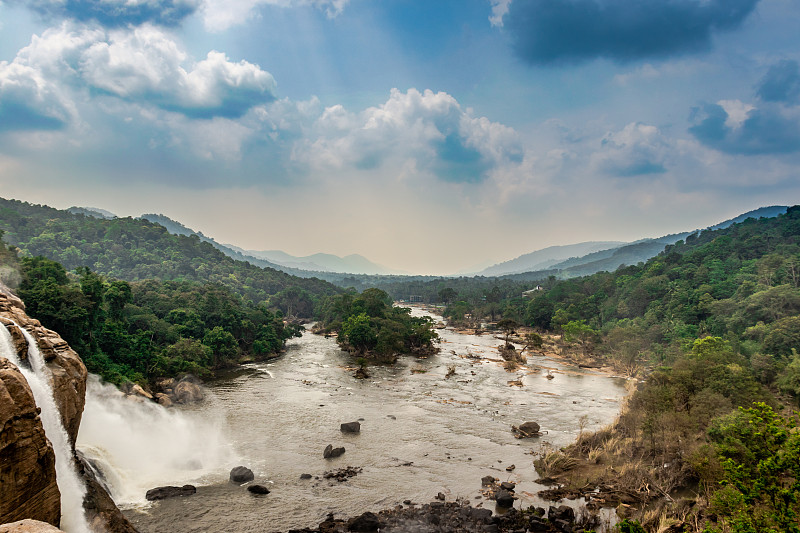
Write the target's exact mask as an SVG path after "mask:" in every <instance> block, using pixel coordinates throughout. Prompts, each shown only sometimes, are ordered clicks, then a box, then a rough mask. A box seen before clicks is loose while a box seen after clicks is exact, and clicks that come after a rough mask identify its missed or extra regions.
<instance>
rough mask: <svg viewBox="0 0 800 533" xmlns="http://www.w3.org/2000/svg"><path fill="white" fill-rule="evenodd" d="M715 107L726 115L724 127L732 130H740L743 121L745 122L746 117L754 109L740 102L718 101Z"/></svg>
mask: <svg viewBox="0 0 800 533" xmlns="http://www.w3.org/2000/svg"><path fill="white" fill-rule="evenodd" d="M717 105H719V106H720V107H722V109H724V110H725V112H726V113H728V118H727V119H725V125H726V126H727V127H729V128H731V129H732V130H737V129H739V128H741V127H742V124H743V123H744V121H745V120H747V115H749V114H750V111H752V110H753V109H755V106H753V105H750V104H746V103H744V102H742V101H741V100H720V101H719V102H717Z"/></svg>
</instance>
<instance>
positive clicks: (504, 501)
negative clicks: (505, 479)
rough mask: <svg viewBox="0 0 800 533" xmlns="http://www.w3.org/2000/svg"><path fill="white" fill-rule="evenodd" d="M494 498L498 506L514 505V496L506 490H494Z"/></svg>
mask: <svg viewBox="0 0 800 533" xmlns="http://www.w3.org/2000/svg"><path fill="white" fill-rule="evenodd" d="M494 499H495V501H496V502H497V505H498V506H500V507H511V506H513V505H514V496H513V495H512V494H511V493H510V492H508V491H507V490H503V489H500V490H498V491H497V492H495V493H494Z"/></svg>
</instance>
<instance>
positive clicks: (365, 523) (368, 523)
mask: <svg viewBox="0 0 800 533" xmlns="http://www.w3.org/2000/svg"><path fill="white" fill-rule="evenodd" d="M382 527H383V522H381V520H380V518H378V515H376V514H375V513H370V512H369V511H367V512H366V513H364V514H362V515H360V516H357V517H356V518H354V519H353V520H352V521H351V522H350V523H349V524H348V525H347V529H348V530H349V531H378V530H379V529H380V528H382Z"/></svg>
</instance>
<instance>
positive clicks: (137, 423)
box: [77, 375, 239, 508]
mask: <svg viewBox="0 0 800 533" xmlns="http://www.w3.org/2000/svg"><path fill="white" fill-rule="evenodd" d="M137 400H139V399H137V398H132V397H129V396H126V395H125V394H123V393H121V392H120V391H119V390H118V389H117V388H116V387H114V386H112V385H106V384H103V383H101V382H100V379H99V378H98V377H97V376H94V375H90V376H89V381H88V383H87V387H86V407H85V408H84V410H83V419H82V420H81V428H80V431H79V432H78V442H77V447H78V449H80V451H81V452H82V453H83V454H84V455H85V456H86V458H87V459H89V460H90V461H91V462H92V463H94V464H95V465H96V466H97V467H98V470H99V471H100V473H101V476H102V478H103V479H102V481H103V482H104V483H105V485H106V488H107V489H108V491H109V493H110V494H111V497H112V498H113V500H114V502H115V503H116V504H117V505H118V506H120V507H121V508H130V507H141V506H144V505H147V504H148V502H147V501H146V500H145V498H144V495H145V493H146V492H147V490H148V489H152V488H154V487H158V486H161V485H183V484H185V483H201V482H203V481H219V479H220V478H222V479H227V476H228V472H229V471H230V468H231V465H235V464H237V462H238V461H239V459H238V458H237V457H236V455H235V453H234V452H233V450H232V447H231V445H230V443H229V439H228V438H227V437H226V435H225V433H226V432H225V422H224V415H223V414H222V413H219V415H218V416H215V415H214V409H213V405H209V403H208V402H209V401H208V400H207V402H206V404H205V405H204V408H203V410H202V411H196V412H192V411H191V410H185V409H181V410H178V409H167V408H165V407H163V406H161V405H159V404H157V403H155V402H151V401H149V400H146V401H137ZM142 400H143V399H142ZM211 401H212V402H213V400H211Z"/></svg>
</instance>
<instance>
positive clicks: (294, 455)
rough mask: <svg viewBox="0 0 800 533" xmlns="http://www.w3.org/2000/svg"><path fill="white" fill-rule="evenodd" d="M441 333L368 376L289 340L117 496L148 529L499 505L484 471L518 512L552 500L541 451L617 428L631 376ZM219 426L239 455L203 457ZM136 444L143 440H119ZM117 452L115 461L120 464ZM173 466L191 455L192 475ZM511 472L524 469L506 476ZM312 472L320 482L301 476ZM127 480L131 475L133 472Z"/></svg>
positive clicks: (250, 527)
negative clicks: (334, 450) (430, 505)
mask: <svg viewBox="0 0 800 533" xmlns="http://www.w3.org/2000/svg"><path fill="white" fill-rule="evenodd" d="M414 313H415V314H421V313H422V311H420V310H418V309H415V310H414ZM439 333H440V335H441V336H442V342H441V351H440V353H439V354H437V355H434V356H430V357H428V358H422V359H421V358H417V357H412V356H408V357H402V358H400V360H399V361H398V362H397V364H395V365H393V366H371V367H369V373H370V378H369V379H367V380H357V379H355V378H354V377H353V373H354V370H355V369H354V368H353V366H354V362H353V359H352V358H351V357H350V356H349V355H348V354H346V353H344V352H342V351H341V350H339V348H338V346H337V345H336V342H335V340H333V339H326V338H324V337H320V336H316V335H312V334H310V333H306V334H305V335H304V336H303V337H302V338H300V339H295V340H292V341H290V342H289V343H288V345H287V349H286V353H285V354H284V355H282V356H281V357H280V358H278V359H276V360H273V361H272V362H268V363H258V364H250V365H247V366H246V367H245V368H244V369H241V370H239V371H237V372H234V373H232V374H231V375H230V376H228V377H226V378H224V379H219V380H217V381H215V382H212V383H208V384H207V387H208V390H209V393H210V394H209V398H208V399H207V400H206V401H205V402H203V403H202V404H199V405H196V406H193V407H190V408H186V409H182V410H181V411H180V413H181V416H188V417H189V418H192V419H194V420H195V421H196V423H199V422H197V420H198V418H197V417H199V420H204V421H205V422H206V424H208V425H210V427H211V428H216V431H217V433H215V432H214V431H211V430H210V428H209V427H207V428H205V429H204V430H203V431H202V432H200V433H198V434H197V436H195V437H193V438H188V439H187V438H186V437H182V438H181V439H178V438H177V437H176V439H175V442H171V441H170V439H169V438H166V439H162V440H161V441H159V442H160V444H159V445H158V446H156V448H157V449H160V450H161V453H163V454H165V455H167V456H169V461H166V462H167V463H168V464H170V465H171V466H170V467H169V468H165V469H164V471H163V475H162V476H158V475H154V472H153V471H152V470H153V469H150V468H148V479H147V482H148V483H150V484H151V487H145V486H142V483H141V482H140V483H138V484H137V485H136V490H138V491H139V492H138V493H137V492H136V491H135V490H134V491H130V490H126V489H124V487H118V488H116V489H114V490H112V493H114V494H115V495H116V496H117V498H119V497H120V495H121V494H128V496H126V497H125V498H127V500H126V499H125V498H122V499H118V500H117V501H118V503H121V504H122V505H123V506H124V507H127V510H126V515H127V516H128V517H129V518H130V519H131V520H132V521H133V522H134V524H135V525H136V526H137V527H138V528H139V529H140V531H141V532H142V533H156V532H162V531H172V532H195V531H196V532H223V531H224V532H249V531H253V532H255V531H258V532H263V531H286V530H288V529H291V528H300V527H309V526H316V525H317V524H318V523H319V522H320V521H322V520H323V519H324V518H325V516H326V515H327V514H328V513H331V512H332V513H335V514H336V515H337V516H340V517H341V516H342V515H346V516H353V515H356V514H360V513H362V512H364V511H367V510H372V511H378V510H381V509H385V508H389V507H394V506H395V505H397V504H399V503H402V502H403V501H404V500H412V501H414V502H417V503H426V502H429V501H431V500H432V499H433V498H435V497H436V495H437V494H438V493H440V492H441V493H443V494H444V495H445V496H446V498H447V499H448V500H453V499H455V498H457V497H462V498H467V499H469V500H470V501H471V502H472V503H473V505H482V506H484V507H487V508H491V509H494V502H492V501H489V500H486V499H485V498H484V497H482V495H481V492H480V490H481V478H482V477H483V476H486V475H491V476H494V477H496V478H499V479H500V480H502V481H512V482H515V483H517V488H516V494H517V496H519V501H518V502H517V503H516V504H515V506H517V507H519V506H520V505H523V506H527V505H530V504H533V503H539V504H540V503H542V502H540V501H539V500H537V498H536V497H535V496H534V494H535V492H536V491H537V490H540V489H542V488H543V487H542V486H541V485H539V484H537V483H536V479H537V477H538V476H537V474H536V472H535V470H534V468H533V464H532V462H533V458H534V457H533V456H532V455H531V453H532V452H537V451H540V450H541V449H542V447H543V446H555V447H560V446H564V445H566V444H569V443H570V442H572V441H573V440H574V439H575V437H576V436H577V435H578V432H579V431H580V427H581V426H583V427H584V428H585V429H586V430H592V429H597V428H599V427H601V426H604V425H606V424H608V423H610V422H611V421H613V419H614V418H615V416H616V415H617V413H618V411H619V405H620V401H621V399H622V398H623V397H624V395H625V386H624V380H622V379H618V378H613V377H609V376H606V375H602V374H598V373H593V372H584V371H581V370H578V369H575V368H573V367H570V366H568V365H564V364H562V363H559V362H557V361H553V360H550V359H547V358H544V357H540V356H533V355H532V356H529V358H528V365H527V366H526V367H525V368H521V369H519V370H517V371H514V372H507V371H506V370H504V369H503V367H502V364H501V362H500V359H499V355H498V352H497V350H496V347H497V346H498V345H499V344H501V341H499V340H498V339H496V338H494V337H492V336H490V335H482V336H475V335H463V334H458V333H455V332H453V331H450V330H439ZM448 367H455V375H453V376H451V377H449V378H446V377H445V375H446V374H447V371H448ZM548 373H550V374H551V375H553V376H554V377H553V379H547V374H548ZM511 381H516V382H519V383H521V386H518V385H513V384H512V385H510V384H509V382H511ZM130 403H131V402H129V401H128V404H130ZM90 411H91V410H90V408H89V407H87V413H86V415H84V424H86V419H87V417H88V418H90V419H91V418H92V415H91V414H90ZM127 416H128V415H122V418H123V419H124V418H126V417H127ZM355 420H361V432H360V433H359V434H344V433H342V432H341V431H340V429H339V425H340V424H341V423H343V422H350V421H355ZM214 421H216V422H214ZM525 421H536V422H538V423H539V424H540V425H541V427H542V430H543V431H546V432H547V434H546V435H544V436H542V437H540V438H534V439H524V440H518V439H515V438H514V437H513V435H512V433H511V426H512V425H518V424H521V423H522V422H525ZM162 422H163V420H162V419H161V418H159V422H157V424H156V425H157V426H159V425H160V424H161V423H162ZM185 429H186V431H188V430H190V429H191V428H185ZM201 429H202V428H201ZM83 431H84V427H83V426H82V428H81V438H80V439H79V441H80V442H81V446H82V447H83V448H85V447H87V446H89V445H90V444H91V443H90V442H89V441H90V440H91V439H87V438H84V436H83ZM136 431H137V432H141V435H140V436H139V437H138V440H136V442H137V443H139V442H144V441H146V440H147V439H148V438H149V429H148V426H147V424H146V423H144V424H143V425H142V426H141V427H140V428H139V429H137V430H136ZM220 431H222V432H224V437H225V439H227V441H228V442H229V444H230V446H231V448H232V449H231V450H229V451H228V452H227V453H228V454H229V455H227V456H226V454H225V453H206V452H201V453H199V454H198V453H197V449H196V448H198V447H200V448H202V447H207V446H208V445H209V443H208V441H209V440H211V441H214V444H213V445H212V446H211V447H212V448H215V447H217V444H219V445H220V446H221V447H223V448H224V445H222V444H221V443H218V442H217V440H216V439H218V436H219V433H218V432H220ZM128 438H131V439H133V438H134V437H133V436H131V437H126V436H120V439H122V440H123V441H124V440H126V439H128ZM328 444H332V445H333V446H334V447H336V446H344V447H345V449H346V452H345V454H344V455H343V456H341V457H338V458H335V459H327V460H326V459H323V457H322V452H323V449H324V448H325V446H326V445H328ZM148 453H149V452H148ZM113 456H114V454H113V453H110V454H109V455H108V459H109V460H110V461H112V462H114V461H115V459H114V457H113ZM176 458H185V459H187V460H189V464H188V466H185V468H187V469H186V470H184V472H183V475H180V468H175V464H174V463H175V460H176ZM204 460H205V461H206V462H202V461H204ZM163 462H164V461H162V463H163ZM237 464H242V465H245V466H247V467H249V468H251V469H252V470H253V471H254V472H255V476H256V479H255V483H260V484H264V485H266V486H267V487H268V488H269V489H270V490H271V493H270V494H269V495H267V496H253V495H251V494H250V493H248V492H247V491H246V490H245V489H244V487H242V486H238V485H236V484H234V483H230V482H229V481H228V473H229V471H230V469H231V468H232V467H234V466H237ZM510 465H515V468H514V469H513V470H512V471H507V470H506V468H507V467H508V466H510ZM346 466H355V467H361V468H362V469H363V470H362V472H361V473H359V474H358V475H356V476H355V477H352V478H350V479H349V480H348V481H346V482H342V483H338V482H336V481H333V480H328V479H322V474H323V473H324V472H325V471H330V470H335V469H339V468H344V467H346ZM304 473H308V474H312V475H313V476H314V477H313V478H312V479H308V480H301V479H300V475H301V474H304ZM126 476H129V477H130V478H135V477H136V475H135V471H132V472H131V473H130V474H126ZM126 476H122V477H126ZM108 477H109V478H112V477H113V476H108ZM190 481H193V482H196V483H198V485H199V486H198V490H197V494H195V495H193V496H189V497H182V498H173V499H168V500H162V501H160V502H155V503H153V504H151V505H149V506H143V505H141V499H142V496H143V491H144V490H146V488H152V487H154V486H157V485H182V484H184V483H187V482H190ZM109 482H110V483H111V484H112V485H113V484H114V483H115V481H114V480H113V479H109ZM116 482H118V483H119V482H120V480H119V479H118V480H117V481H116Z"/></svg>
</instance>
